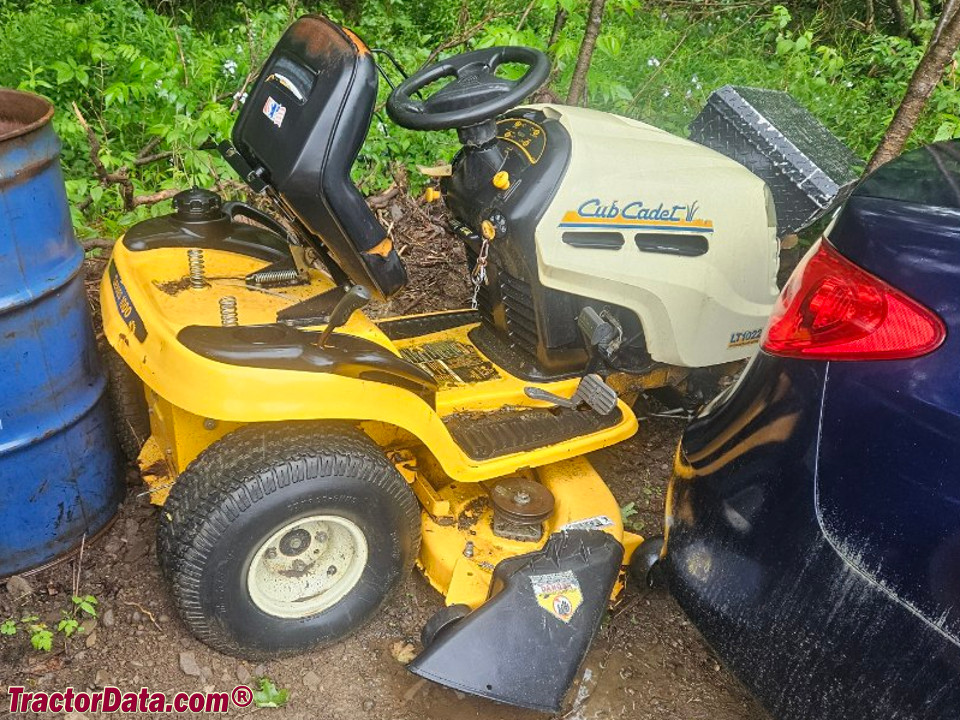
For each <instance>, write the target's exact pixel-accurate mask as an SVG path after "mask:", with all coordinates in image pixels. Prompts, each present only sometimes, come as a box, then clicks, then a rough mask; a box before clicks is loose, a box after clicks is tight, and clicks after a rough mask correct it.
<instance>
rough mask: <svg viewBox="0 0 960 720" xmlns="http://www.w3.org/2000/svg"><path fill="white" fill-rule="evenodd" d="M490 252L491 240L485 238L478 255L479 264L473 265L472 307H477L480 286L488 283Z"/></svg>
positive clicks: (474, 308)
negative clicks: (488, 258) (488, 257)
mask: <svg viewBox="0 0 960 720" xmlns="http://www.w3.org/2000/svg"><path fill="white" fill-rule="evenodd" d="M489 252H490V241H489V240H487V239H486V238H484V240H483V244H482V245H481V246H480V254H479V255H478V256H477V264H476V265H474V266H473V273H472V275H473V297H472V298H471V300H470V308H471V309H473V310H476V309H477V297H478V296H479V295H480V286H481V285H486V284H487V254H488V253H489Z"/></svg>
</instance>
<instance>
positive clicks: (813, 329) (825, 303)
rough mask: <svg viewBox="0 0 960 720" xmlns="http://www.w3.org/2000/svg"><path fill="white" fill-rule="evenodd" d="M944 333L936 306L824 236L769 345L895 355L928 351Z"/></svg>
mask: <svg viewBox="0 0 960 720" xmlns="http://www.w3.org/2000/svg"><path fill="white" fill-rule="evenodd" d="M944 337H946V328H945V327H944V324H943V321H941V320H940V318H939V317H937V315H935V314H934V313H933V312H932V311H931V310H928V309H927V308H925V307H923V306H922V305H920V304H919V303H917V302H916V301H915V300H912V299H911V298H909V297H907V296H906V295H904V294H903V293H902V292H900V291H899V290H897V289H896V288H894V287H892V286H890V285H889V284H887V283H886V282H884V281H883V280H881V279H880V278H878V277H875V276H874V275H871V274H870V273H868V272H867V271H866V270H863V269H862V268H860V267H858V266H857V265H855V264H854V263H852V262H851V261H850V260H848V259H847V258H845V257H844V256H843V255H841V254H840V253H839V252H838V251H837V250H836V248H834V247H833V246H832V245H831V244H830V243H829V242H827V241H826V240H820V241H818V242H817V244H816V245H815V246H814V247H813V248H812V249H811V251H810V252H809V253H808V254H807V256H806V257H805V258H804V259H803V261H802V262H801V263H800V265H798V266H797V269H796V270H794V272H793V275H791V276H790V280H789V281H788V282H787V284H786V285H785V286H784V288H783V292H781V293H780V297H779V299H778V300H777V303H776V305H775V306H774V309H773V314H772V315H771V316H770V320H769V322H768V323H767V328H766V330H764V332H763V339H762V341H761V346H762V347H763V349H764V350H765V351H766V352H768V353H770V354H772V355H779V356H782V357H801V358H810V359H819V360H893V359H902V358H911V357H918V356H920V355H924V354H926V353H928V352H930V351H931V350H934V349H936V348H937V347H938V346H939V345H940V343H942V342H943V339H944Z"/></svg>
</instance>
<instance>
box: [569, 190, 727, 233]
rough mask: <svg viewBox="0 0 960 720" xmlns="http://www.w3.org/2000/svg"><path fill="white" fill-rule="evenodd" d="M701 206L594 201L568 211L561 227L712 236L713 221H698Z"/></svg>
mask: <svg viewBox="0 0 960 720" xmlns="http://www.w3.org/2000/svg"><path fill="white" fill-rule="evenodd" d="M699 211H700V204H699V203H698V202H697V201H693V202H692V203H689V204H685V205H664V204H663V203H660V204H659V205H656V206H651V205H647V204H645V203H644V202H643V201H642V200H634V201H633V202H629V203H627V204H626V205H623V206H620V205H619V204H618V203H617V201H616V200H614V201H613V202H611V203H606V204H604V203H603V201H601V200H600V198H592V199H590V200H587V201H586V202H584V203H582V204H581V205H580V207H578V208H577V209H576V210H568V211H567V212H566V214H564V216H563V220H562V221H561V222H560V227H586V228H596V227H605V228H625V229H631V228H637V229H643V230H660V231H665V232H690V231H691V230H696V231H697V232H698V233H712V232H713V220H706V219H704V218H698V217H697V213H698V212H699Z"/></svg>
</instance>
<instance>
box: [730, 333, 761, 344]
mask: <svg viewBox="0 0 960 720" xmlns="http://www.w3.org/2000/svg"><path fill="white" fill-rule="evenodd" d="M761 335H763V329H758V330H747V331H746V332H735V333H730V344H729V345H727V347H743V346H744V345H753V344H754V343H758V342H760V336H761Z"/></svg>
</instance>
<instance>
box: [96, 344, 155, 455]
mask: <svg viewBox="0 0 960 720" xmlns="http://www.w3.org/2000/svg"><path fill="white" fill-rule="evenodd" d="M100 355H101V357H102V358H103V362H104V365H105V366H106V370H107V394H108V395H109V396H110V407H111V408H112V410H113V424H114V429H115V431H116V434H117V439H118V440H119V441H120V448H121V449H122V450H123V454H124V455H125V456H126V458H127V460H129V461H130V462H136V460H137V456H139V455H140V450H141V449H142V448H143V444H144V443H145V442H146V441H147V438H149V437H150V415H149V413H148V412H147V399H146V397H145V396H144V392H143V381H142V380H141V379H140V378H139V377H137V374H136V373H135V372H133V370H131V369H130V367H129V366H128V365H127V364H126V363H125V362H124V361H123V358H122V357H120V354H119V353H118V352H117V351H116V350H114V349H113V348H112V347H110V345H109V344H108V343H107V342H106V341H103V342H102V343H101V349H100Z"/></svg>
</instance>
